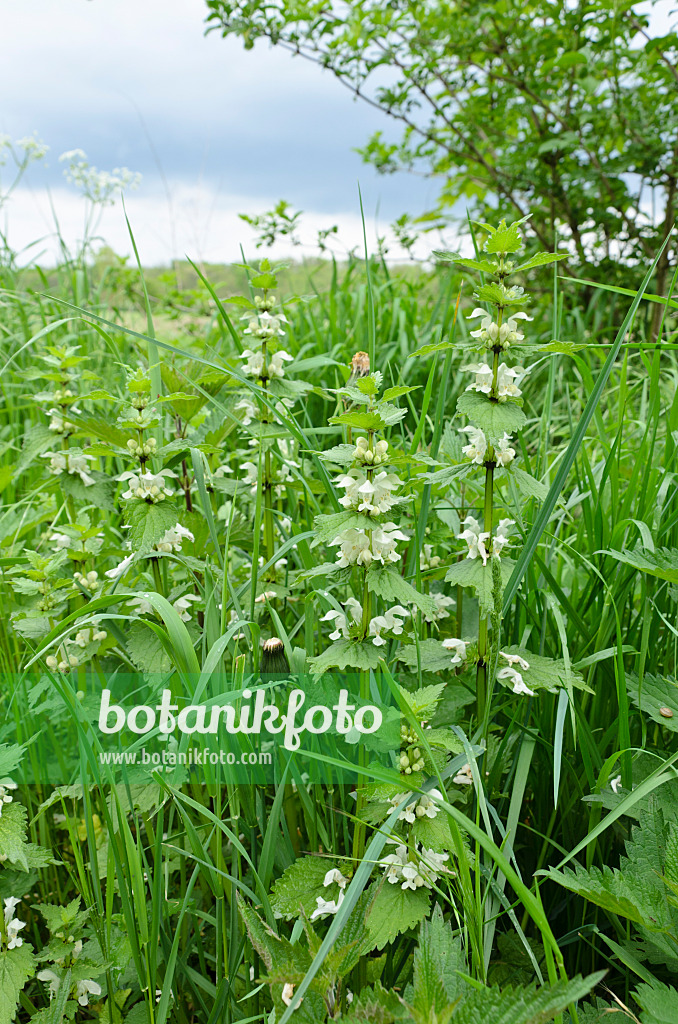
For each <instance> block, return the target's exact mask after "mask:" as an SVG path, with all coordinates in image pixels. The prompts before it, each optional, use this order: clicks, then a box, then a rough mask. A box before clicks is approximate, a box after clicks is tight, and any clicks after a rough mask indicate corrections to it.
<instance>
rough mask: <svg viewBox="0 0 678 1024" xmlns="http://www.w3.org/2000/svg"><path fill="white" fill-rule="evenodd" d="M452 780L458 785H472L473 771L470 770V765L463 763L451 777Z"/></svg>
mask: <svg viewBox="0 0 678 1024" xmlns="http://www.w3.org/2000/svg"><path fill="white" fill-rule="evenodd" d="M452 782H456V784H457V785H458V786H472V785H473V772H472V771H471V765H470V764H465V765H463V767H461V768H460V769H459V771H458V772H457V774H456V775H455V776H454V778H453V779H452Z"/></svg>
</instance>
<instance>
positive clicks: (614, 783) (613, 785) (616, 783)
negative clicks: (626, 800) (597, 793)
mask: <svg viewBox="0 0 678 1024" xmlns="http://www.w3.org/2000/svg"><path fill="white" fill-rule="evenodd" d="M621 784H622V777H621V775H616V776H615V777H614V779H610V789H611V790H612V792H613V793H615V794H616V793H618V792H619V790H620V789H621Z"/></svg>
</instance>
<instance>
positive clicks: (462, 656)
mask: <svg viewBox="0 0 678 1024" xmlns="http://www.w3.org/2000/svg"><path fill="white" fill-rule="evenodd" d="M443 647H444V648H445V650H447V651H454V655H453V656H452V660H451V662H450V664H451V665H461V664H462V663H463V662H465V661H466V648H467V647H468V643H466V641H464V640H457V639H456V638H455V637H448V638H447V639H446V640H443Z"/></svg>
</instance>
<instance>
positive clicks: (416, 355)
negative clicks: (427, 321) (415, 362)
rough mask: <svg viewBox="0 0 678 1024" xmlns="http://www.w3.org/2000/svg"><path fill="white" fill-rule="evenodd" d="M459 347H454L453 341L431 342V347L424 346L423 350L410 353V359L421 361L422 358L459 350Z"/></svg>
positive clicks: (419, 349)
mask: <svg viewBox="0 0 678 1024" xmlns="http://www.w3.org/2000/svg"><path fill="white" fill-rule="evenodd" d="M458 347H459V345H454V344H453V343H452V342H451V341H436V342H431V344H430V345H422V346H421V348H418V349H415V351H414V352H410V353H409V355H408V357H407V358H408V359H420V358H421V357H422V356H430V355H432V354H433V353H434V352H447V351H448V350H449V349H451V348H458Z"/></svg>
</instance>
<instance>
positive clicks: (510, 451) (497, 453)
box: [494, 432, 516, 467]
mask: <svg viewBox="0 0 678 1024" xmlns="http://www.w3.org/2000/svg"><path fill="white" fill-rule="evenodd" d="M510 442H511V435H510V434H507V433H506V432H504V435H503V437H501V438H500V439H499V440H498V441H497V443H496V444H495V446H494V457H495V460H496V462H498V464H499V465H500V466H504V467H506V466H508V465H510V464H511V463H512V462H513V460H514V459H515V457H516V450H515V448H511V443H510Z"/></svg>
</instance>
